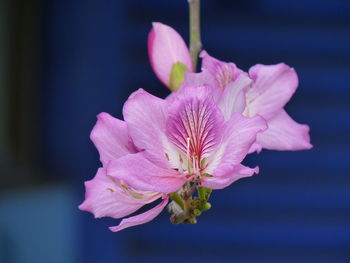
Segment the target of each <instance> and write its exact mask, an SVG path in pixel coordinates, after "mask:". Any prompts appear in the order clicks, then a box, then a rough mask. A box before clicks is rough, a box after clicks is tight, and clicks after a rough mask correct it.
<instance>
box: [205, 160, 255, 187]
mask: <svg viewBox="0 0 350 263" xmlns="http://www.w3.org/2000/svg"><path fill="white" fill-rule="evenodd" d="M258 173H259V167H255V168H249V167H246V166H244V165H241V164H239V165H238V166H232V167H231V170H228V171H227V173H226V174H225V175H223V176H219V177H217V176H213V177H206V178H204V181H203V182H202V186H204V187H207V188H211V189H223V188H225V187H227V186H229V185H230V184H232V183H234V182H236V181H237V180H239V179H241V178H244V177H249V176H252V175H253V174H258Z"/></svg>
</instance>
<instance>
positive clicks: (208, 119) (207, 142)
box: [167, 87, 224, 160]
mask: <svg viewBox="0 0 350 263" xmlns="http://www.w3.org/2000/svg"><path fill="white" fill-rule="evenodd" d="M184 89H185V90H187V92H188V93H187V94H188V96H185V97H184V98H182V99H179V100H178V101H175V102H174V103H173V104H172V105H171V106H170V107H169V118H168V120H167V135H168V137H169V139H170V141H171V142H172V143H173V144H174V145H175V146H176V147H177V148H178V149H180V150H181V151H182V152H183V153H184V154H185V155H186V154H189V155H190V156H194V157H195V158H197V159H198V160H201V158H202V157H204V156H206V155H207V154H208V153H210V152H211V151H213V149H214V148H215V147H216V146H217V145H218V144H219V142H220V140H221V128H222V127H223V121H224V120H223V116H222V113H221V112H220V110H219V109H218V108H217V106H216V105H215V103H214V101H213V100H212V99H211V97H210V91H209V90H208V89H207V87H184Z"/></svg>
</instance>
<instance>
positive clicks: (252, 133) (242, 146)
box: [206, 113, 267, 177]
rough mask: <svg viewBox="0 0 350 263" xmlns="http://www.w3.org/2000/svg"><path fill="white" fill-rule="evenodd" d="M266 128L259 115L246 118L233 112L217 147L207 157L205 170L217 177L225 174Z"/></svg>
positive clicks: (245, 153)
mask: <svg viewBox="0 0 350 263" xmlns="http://www.w3.org/2000/svg"><path fill="white" fill-rule="evenodd" d="M266 128H267V125H266V121H265V120H264V119H263V118H262V117H260V116H255V117H252V118H246V117H244V116H242V115H241V114H239V113H235V114H233V116H232V118H231V120H229V121H228V122H227V123H226V127H225V130H224V131H223V138H222V142H221V144H220V146H219V148H218V149H217V151H216V152H215V153H214V154H213V155H212V156H210V158H208V167H207V169H206V172H207V173H209V174H212V175H214V176H218V177H219V176H223V175H225V174H227V171H230V170H232V166H233V165H238V164H240V163H241V162H242V161H243V159H244V158H245V156H246V155H247V153H248V151H249V149H250V147H251V146H252V145H253V143H254V142H255V140H256V135H257V134H258V133H259V132H261V131H264V130H266Z"/></svg>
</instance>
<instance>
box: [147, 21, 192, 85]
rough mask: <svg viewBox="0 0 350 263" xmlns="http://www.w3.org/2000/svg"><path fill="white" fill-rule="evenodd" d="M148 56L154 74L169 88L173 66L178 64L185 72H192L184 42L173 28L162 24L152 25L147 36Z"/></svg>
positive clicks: (188, 53)
mask: <svg viewBox="0 0 350 263" xmlns="http://www.w3.org/2000/svg"><path fill="white" fill-rule="evenodd" d="M148 55H149V58H150V62H151V66H152V68H153V70H154V72H155V73H156V75H157V77H158V78H159V79H160V81H161V82H162V83H163V84H164V85H165V86H167V87H169V86H170V75H171V72H172V69H173V66H174V64H176V63H179V62H180V63H181V64H182V65H183V66H184V67H185V68H186V69H187V70H189V71H193V65H192V60H191V55H190V52H189V50H188V48H187V45H186V43H185V41H184V40H183V39H182V37H181V36H180V35H179V34H178V33H177V32H176V31H175V30H174V29H173V28H171V27H169V26H167V25H164V24H162V23H153V29H152V30H151V32H150V33H149V35H148Z"/></svg>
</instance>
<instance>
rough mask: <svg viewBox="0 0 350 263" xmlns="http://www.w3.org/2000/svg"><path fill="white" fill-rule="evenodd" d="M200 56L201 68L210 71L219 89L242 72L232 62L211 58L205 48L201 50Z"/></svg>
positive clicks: (223, 87) (222, 88)
mask: <svg viewBox="0 0 350 263" xmlns="http://www.w3.org/2000/svg"><path fill="white" fill-rule="evenodd" d="M200 57H201V58H202V70H203V71H208V72H210V74H211V75H212V78H213V79H214V80H215V81H216V85H217V86H218V87H219V88H220V89H221V90H224V89H225V88H226V87H227V85H228V84H229V83H231V82H232V81H234V80H235V79H236V78H237V77H238V76H239V75H240V74H241V73H242V70H240V69H238V68H237V67H236V65H235V64H234V63H227V62H222V61H220V60H218V59H216V58H213V57H211V56H210V55H209V54H208V53H207V52H206V51H205V50H203V51H202V52H201V54H200Z"/></svg>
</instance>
